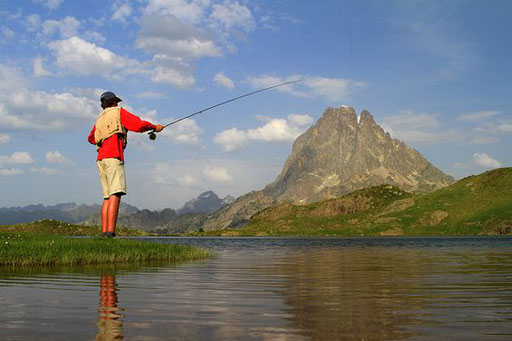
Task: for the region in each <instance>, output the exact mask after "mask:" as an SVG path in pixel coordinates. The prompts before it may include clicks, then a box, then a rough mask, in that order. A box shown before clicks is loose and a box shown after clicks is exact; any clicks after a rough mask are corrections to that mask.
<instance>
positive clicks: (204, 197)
mask: <svg viewBox="0 0 512 341" xmlns="http://www.w3.org/2000/svg"><path fill="white" fill-rule="evenodd" d="M233 201H235V198H233V197H232V196H231V195H227V196H226V197H225V198H223V199H221V198H219V197H218V196H217V194H215V193H214V192H212V191H206V192H203V193H201V194H200V195H199V196H198V197H197V198H195V199H192V200H190V201H187V202H186V203H185V204H184V205H183V207H182V208H180V209H179V210H177V211H176V213H177V214H178V215H179V214H185V213H199V212H202V213H212V212H215V211H217V210H218V209H219V208H221V207H222V206H224V205H226V204H231V203H232V202H233Z"/></svg>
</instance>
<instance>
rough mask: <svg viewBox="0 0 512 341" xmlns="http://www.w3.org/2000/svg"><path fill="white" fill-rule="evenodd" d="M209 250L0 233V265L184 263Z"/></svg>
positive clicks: (34, 234)
mask: <svg viewBox="0 0 512 341" xmlns="http://www.w3.org/2000/svg"><path fill="white" fill-rule="evenodd" d="M210 256H211V255H210V253H209V252H208V251H207V250H204V249H199V248H193V247H189V246H184V245H170V244H159V243H152V242H147V241H135V240H130V239H119V238H99V237H98V238H73V237H69V236H59V235H49V234H42V233H32V232H0V266H4V267H5V266H7V267H11V266H48V265H93V264H118V263H129V262H148V261H169V262H181V261H191V260H199V259H205V258H208V257H210Z"/></svg>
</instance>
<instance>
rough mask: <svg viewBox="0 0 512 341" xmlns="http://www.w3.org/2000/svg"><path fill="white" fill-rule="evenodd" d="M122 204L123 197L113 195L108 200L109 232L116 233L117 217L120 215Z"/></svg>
mask: <svg viewBox="0 0 512 341" xmlns="http://www.w3.org/2000/svg"><path fill="white" fill-rule="evenodd" d="M120 202H121V196H120V195H119V194H112V195H111V196H110V198H109V199H108V209H107V232H113V233H115V232H116V223H117V215H118V213H119V203H120Z"/></svg>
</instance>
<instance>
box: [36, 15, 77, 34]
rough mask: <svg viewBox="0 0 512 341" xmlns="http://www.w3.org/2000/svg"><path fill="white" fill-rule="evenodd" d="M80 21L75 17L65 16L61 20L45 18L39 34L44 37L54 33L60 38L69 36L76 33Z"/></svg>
mask: <svg viewBox="0 0 512 341" xmlns="http://www.w3.org/2000/svg"><path fill="white" fill-rule="evenodd" d="M81 25H82V23H81V22H80V21H79V20H78V19H76V18H75V17H69V16H68V17H65V18H63V19H61V20H45V21H44V22H43V23H42V28H41V34H42V35H43V36H45V37H49V36H52V35H54V34H56V33H58V34H59V35H60V37H62V38H70V37H72V36H75V35H77V33H78V30H79V29H80V26H81Z"/></svg>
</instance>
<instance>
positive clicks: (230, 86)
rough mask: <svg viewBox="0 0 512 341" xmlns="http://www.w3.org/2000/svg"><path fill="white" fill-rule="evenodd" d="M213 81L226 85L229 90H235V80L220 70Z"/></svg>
mask: <svg viewBox="0 0 512 341" xmlns="http://www.w3.org/2000/svg"><path fill="white" fill-rule="evenodd" d="M213 82H214V83H215V84H217V85H220V86H223V87H225V88H226V89H228V90H229V91H231V90H233V88H234V87H235V84H234V83H233V81H232V80H231V79H229V77H227V76H226V75H225V74H224V73H222V72H218V73H217V74H216V75H215V77H213Z"/></svg>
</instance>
